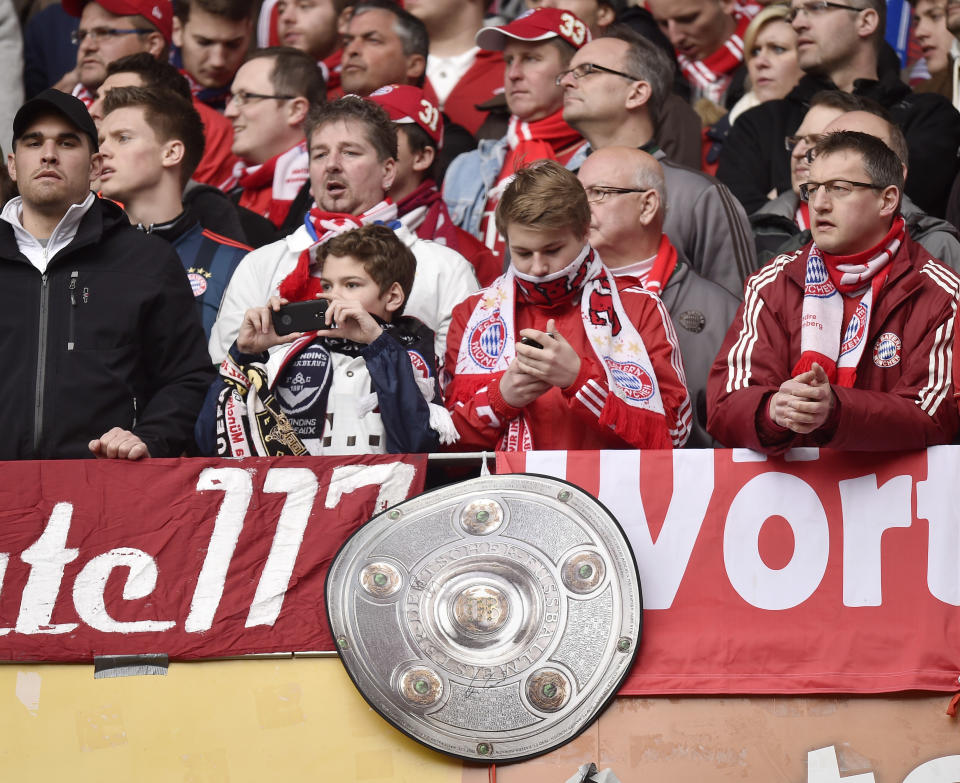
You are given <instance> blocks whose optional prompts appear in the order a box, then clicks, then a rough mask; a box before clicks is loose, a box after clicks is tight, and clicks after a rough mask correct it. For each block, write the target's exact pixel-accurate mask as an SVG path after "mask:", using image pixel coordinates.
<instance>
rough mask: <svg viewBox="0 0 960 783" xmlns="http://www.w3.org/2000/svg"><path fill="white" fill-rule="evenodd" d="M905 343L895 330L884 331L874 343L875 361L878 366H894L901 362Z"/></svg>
mask: <svg viewBox="0 0 960 783" xmlns="http://www.w3.org/2000/svg"><path fill="white" fill-rule="evenodd" d="M902 347H903V344H902V343H901V342H900V338H899V337H897V335H895V334H894V333H893V332H884V333H883V334H881V335H880V336H879V337H878V338H877V341H876V342H875V343H874V345H873V363H874V364H875V365H877V367H893V366H894V365H896V364H899V363H900V349H901V348H902Z"/></svg>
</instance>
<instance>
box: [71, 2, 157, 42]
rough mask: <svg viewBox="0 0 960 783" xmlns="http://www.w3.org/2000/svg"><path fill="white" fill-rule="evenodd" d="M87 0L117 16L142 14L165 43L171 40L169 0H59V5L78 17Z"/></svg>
mask: <svg viewBox="0 0 960 783" xmlns="http://www.w3.org/2000/svg"><path fill="white" fill-rule="evenodd" d="M88 2H95V3H97V4H98V5H100V6H102V7H103V9H104V10H105V11H109V12H110V13H111V14H116V15H117V16H142V17H143V18H144V19H146V20H147V21H148V22H150V24H152V25H153V26H154V27H156V28H157V30H158V31H159V33H160V35H162V36H163V39H164V40H165V41H166V42H167V43H170V42H171V41H172V40H173V3H172V2H171V0H61V5H62V6H63V10H64V11H66V12H67V13H68V14H70V16H76V17H77V18H79V17H80V14H82V13H83V7H84V6H85V5H86V4H87V3H88Z"/></svg>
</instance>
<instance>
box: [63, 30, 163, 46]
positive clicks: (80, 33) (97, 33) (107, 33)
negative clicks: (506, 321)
mask: <svg viewBox="0 0 960 783" xmlns="http://www.w3.org/2000/svg"><path fill="white" fill-rule="evenodd" d="M152 32H153V30H139V29H137V28H136V27H129V28H120V27H94V28H93V29H92V30H74V31H73V32H71V33H70V43H72V44H73V45H74V46H79V45H80V44H82V43H83V42H84V41H86V40H87V38H89V39H90V40H91V41H92V42H93V43H97V41H103V40H104V39H106V38H118V37H119V36H121V35H149V34H150V33H152Z"/></svg>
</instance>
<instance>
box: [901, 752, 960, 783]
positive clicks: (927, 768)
mask: <svg viewBox="0 0 960 783" xmlns="http://www.w3.org/2000/svg"><path fill="white" fill-rule="evenodd" d="M958 780H960V756H943V757H942V758H939V759H933V760H932V761H926V762H924V763H923V764H921V765H920V766H919V767H917V768H915V769H914V770H913V772H911V773H910V774H909V775H907V776H906V777H905V778H904V779H903V783H957V781H958Z"/></svg>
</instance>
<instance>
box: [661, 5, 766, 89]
mask: <svg viewBox="0 0 960 783" xmlns="http://www.w3.org/2000/svg"><path fill="white" fill-rule="evenodd" d="M758 10H759V6H754V5H749V6H737V8H735V9H734V11H733V18H734V20H735V21H736V23H737V26H736V29H735V30H734V31H733V34H732V35H731V36H730V37H729V38H727V40H726V41H724V42H723V45H722V46H721V47H720V48H719V49H717V50H716V51H715V52H713V53H711V54H709V55H707V56H706V57H704V58H703V59H702V60H691V59H690V58H689V57H687V56H686V55H683V54H680V53H679V52H678V53H677V65H679V66H680V70H681V71H683V75H684V76H685V77H686V79H687V81H688V82H690V84H691V85H692V86H693V88H694V92H695V95H694V97H704V98H709V99H710V100H711V101H713V102H714V103H717V104H721V105H722V104H723V95H724V93H725V92H726V90H727V87H728V86H729V84H730V81H731V79H732V78H733V72H734V71H735V70H736V69H737V68H739V67H740V65H741V63H743V35H744V33H745V32H746V31H747V26H748V25H749V24H750V20H751V19H752V18H753V17H754V15H755V14H756V13H757V11H758Z"/></svg>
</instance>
